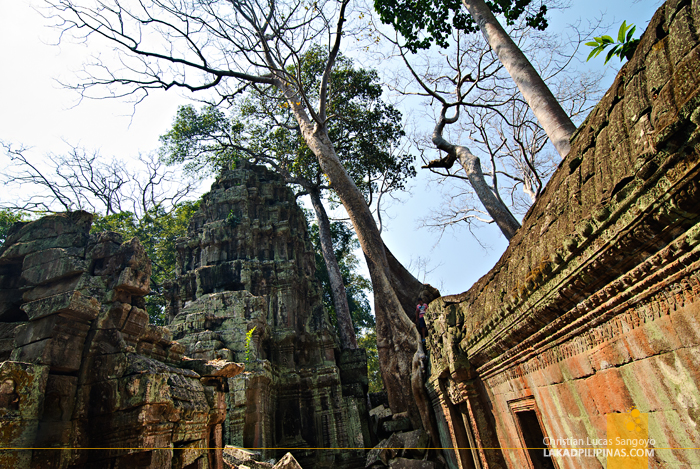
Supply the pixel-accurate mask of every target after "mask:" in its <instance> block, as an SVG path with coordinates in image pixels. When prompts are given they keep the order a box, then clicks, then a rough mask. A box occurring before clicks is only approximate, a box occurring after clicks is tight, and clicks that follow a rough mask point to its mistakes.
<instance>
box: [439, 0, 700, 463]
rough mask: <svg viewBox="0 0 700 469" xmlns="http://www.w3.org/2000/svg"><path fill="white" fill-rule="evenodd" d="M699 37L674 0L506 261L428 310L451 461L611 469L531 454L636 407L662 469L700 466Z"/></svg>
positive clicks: (695, 21) (697, 5) (595, 432)
mask: <svg viewBox="0 0 700 469" xmlns="http://www.w3.org/2000/svg"><path fill="white" fill-rule="evenodd" d="M699 36H700V1H698V0H694V1H692V2H691V1H677V0H674V1H668V2H667V3H666V4H665V5H664V6H662V7H661V8H660V9H659V10H658V11H657V12H656V14H655V15H654V17H653V19H652V20H651V23H650V24H649V26H648V28H647V31H646V32H645V33H644V35H643V36H642V38H641V42H640V44H639V46H638V48H637V51H636V53H635V55H634V57H633V58H632V59H631V60H630V61H629V62H628V63H626V64H625V65H624V66H623V67H622V69H621V70H620V72H619V74H618V76H617V78H616V80H615V82H614V84H613V85H612V87H611V88H610V90H609V91H608V92H607V94H606V95H605V97H604V98H603V100H602V101H601V102H600V103H599V104H598V105H597V106H596V108H595V109H594V110H593V111H592V112H591V114H590V115H589V117H588V118H587V120H586V121H585V122H584V123H583V124H582V125H581V126H580V128H579V129H578V131H577V133H576V135H575V136H574V138H573V140H572V149H571V152H570V153H569V155H568V156H567V158H566V159H565V160H564V161H563V162H562V164H561V165H560V168H559V169H558V170H557V172H556V173H555V174H554V175H553V176H552V179H551V181H550V182H549V184H548V185H547V188H546V190H545V191H544V193H543V194H542V196H541V197H540V199H539V200H538V201H537V203H536V204H535V205H534V206H533V207H532V208H531V209H530V211H529V212H528V214H527V215H526V216H525V219H524V221H523V226H522V228H521V229H520V230H519V231H518V233H517V234H516V236H515V237H514V238H513V240H512V241H511V243H510V246H509V247H508V249H507V251H506V253H505V254H504V255H503V256H502V258H501V259H500V261H499V262H498V263H497V264H496V266H495V267H494V268H493V269H492V270H491V271H490V272H489V273H488V274H487V275H485V276H484V277H482V278H481V279H480V280H479V281H478V282H477V283H476V284H475V285H474V286H473V287H472V288H471V289H470V290H469V291H467V292H465V293H463V294H461V295H455V296H447V297H443V298H440V299H439V300H436V301H434V302H433V303H432V304H431V305H430V308H429V312H428V314H427V322H428V329H429V331H430V335H429V338H428V343H429V348H430V354H431V367H432V370H431V372H432V374H431V378H430V380H429V383H428V387H429V389H430V391H431V393H432V396H433V403H434V407H435V409H436V412H438V414H440V415H442V416H443V417H444V418H443V419H442V421H441V426H442V438H443V446H452V447H455V448H476V449H474V450H469V449H459V450H457V451H456V454H455V455H454V458H453V459H452V460H451V461H450V466H451V467H459V468H474V467H480V468H506V467H509V468H513V469H516V468H518V469H519V468H525V467H557V468H559V469H564V468H601V467H604V465H605V456H592V457H583V458H571V457H553V458H545V459H542V451H541V450H540V451H534V452H533V451H527V450H524V449H522V448H524V447H532V445H533V444H537V443H538V442H537V441H535V442H534V443H533V441H532V440H533V436H534V435H538V437H537V438H535V440H539V444H540V445H541V444H542V439H543V437H548V438H551V439H560V440H566V439H569V441H577V442H580V441H600V440H605V438H606V415H608V414H614V413H626V412H629V411H630V409H631V408H632V407H636V409H638V410H639V411H641V412H642V413H646V414H648V422H649V429H648V430H649V437H650V438H652V439H654V440H655V445H656V449H655V451H654V455H653V456H652V457H650V466H649V467H674V468H675V467H677V468H685V467H698V466H699V465H700V453H698V452H697V451H696V450H693V449H689V448H697V447H700V433H698V431H697V426H698V424H700V420H699V418H700V385H699V384H698V383H699V382H700V375H698V370H700V306H699V305H700V301H698V297H699V296H700V224H699V222H700V127H699V126H700V111H699V106H698V105H699V104H700V45H699V44H700V41H699V39H698V38H699ZM598 446H600V445H598ZM594 447H595V445H594ZM496 448H501V449H496Z"/></svg>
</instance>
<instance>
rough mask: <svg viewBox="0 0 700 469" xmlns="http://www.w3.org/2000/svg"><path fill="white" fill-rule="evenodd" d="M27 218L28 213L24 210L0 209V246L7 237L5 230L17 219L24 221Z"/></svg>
mask: <svg viewBox="0 0 700 469" xmlns="http://www.w3.org/2000/svg"><path fill="white" fill-rule="evenodd" d="M27 218H28V215H27V214H26V213H24V212H21V211H17V210H10V209H6V208H3V209H0V247H1V246H2V245H3V244H5V240H6V239H7V232H8V231H9V230H10V228H11V227H12V225H14V224H15V223H16V222H18V221H24V220H26V219H27Z"/></svg>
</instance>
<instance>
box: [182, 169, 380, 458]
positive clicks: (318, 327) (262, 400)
mask: <svg viewBox="0 0 700 469" xmlns="http://www.w3.org/2000/svg"><path fill="white" fill-rule="evenodd" d="M178 265H179V269H180V271H179V277H178V278H177V280H176V281H174V282H173V283H172V284H171V285H170V286H169V293H168V314H169V317H170V329H171V330H172V332H173V335H174V338H175V339H176V340H178V341H179V342H180V343H181V344H183V345H184V346H185V348H186V352H185V353H186V355H187V356H189V357H190V358H206V359H214V358H223V359H226V360H236V361H240V362H243V363H245V364H246V372H245V373H243V374H241V375H239V378H238V379H231V380H229V393H228V395H227V407H228V414H227V418H226V422H225V425H224V440H225V442H226V443H227V444H230V445H235V446H243V447H246V448H259V449H260V450H261V452H262V453H263V457H264V458H268V457H279V456H281V455H282V454H284V452H286V450H277V449H276V448H294V449H293V450H291V451H292V453H293V454H294V456H295V457H296V458H297V459H298V460H299V462H300V463H301V465H302V466H303V467H304V468H305V469H306V468H312V467H330V466H333V467H357V466H359V465H364V464H363V455H364V452H363V451H361V450H354V451H350V450H340V449H338V448H363V447H367V446H369V434H368V433H369V432H368V426H367V420H366V418H365V415H366V414H367V408H366V404H365V395H366V390H367V388H366V386H367V377H366V361H365V357H364V353H358V352H361V351H350V352H343V353H341V352H339V350H338V347H337V339H336V336H335V333H334V331H333V328H332V326H331V324H330V322H329V320H328V314H327V312H326V311H325V310H324V308H323V306H322V302H321V292H320V286H319V284H318V282H317V281H316V278H315V275H314V274H315V261H314V253H313V251H312V249H311V244H310V241H309V238H308V234H307V223H306V218H305V217H304V214H303V212H302V211H301V209H300V208H299V207H298V206H297V204H296V202H295V199H294V196H293V194H292V192H291V191H290V190H289V188H287V187H286V185H285V183H284V181H283V180H282V179H281V177H279V176H278V175H276V174H274V173H272V172H270V171H268V170H267V169H266V168H264V167H262V166H253V165H250V164H249V163H245V162H241V163H239V164H238V165H237V168H236V169H235V170H233V171H226V172H224V173H223V174H222V175H221V176H220V177H219V178H218V179H217V180H216V182H215V183H214V184H213V185H212V188H211V192H209V193H208V194H206V195H205V196H204V197H203V198H202V202H201V206H200V209H199V211H198V212H197V213H196V214H195V216H194V217H193V218H192V221H191V222H190V226H189V229H188V235H187V237H186V238H183V239H181V240H179V242H178ZM339 365H340V367H339ZM319 448H329V449H327V450H326V449H323V450H321V449H319ZM331 448H334V449H331Z"/></svg>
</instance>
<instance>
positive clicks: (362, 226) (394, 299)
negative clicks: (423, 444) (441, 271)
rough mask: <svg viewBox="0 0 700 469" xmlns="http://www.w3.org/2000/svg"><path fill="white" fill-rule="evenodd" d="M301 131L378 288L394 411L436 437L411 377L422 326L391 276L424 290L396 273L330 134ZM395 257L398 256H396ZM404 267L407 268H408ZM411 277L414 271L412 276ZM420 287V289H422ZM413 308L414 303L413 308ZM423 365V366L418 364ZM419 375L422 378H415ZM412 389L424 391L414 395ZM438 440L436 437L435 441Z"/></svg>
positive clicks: (381, 344) (419, 355) (382, 359)
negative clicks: (394, 284) (352, 228)
mask: <svg viewBox="0 0 700 469" xmlns="http://www.w3.org/2000/svg"><path fill="white" fill-rule="evenodd" d="M301 130H302V135H303V136H304V139H305V141H306V143H307V145H308V146H309V148H310V149H311V151H313V152H314V154H315V155H316V156H317V158H318V160H319V163H320V164H321V168H322V169H323V171H324V173H325V174H326V175H327V176H328V179H329V180H330V183H331V187H332V188H333V189H334V190H335V191H336V193H337V194H338V197H339V198H340V200H341V202H342V204H343V206H344V207H345V209H346V211H347V212H348V215H349V217H350V220H351V222H352V224H353V226H354V228H355V232H356V233H357V238H358V240H359V242H360V246H361V247H362V250H363V252H364V254H365V259H366V261H367V267H368V269H369V273H370V277H371V280H372V287H373V289H374V309H375V316H376V321H377V350H378V353H379V363H380V368H381V372H382V379H383V381H384V385H385V387H386V390H387V394H388V397H389V406H390V407H391V410H392V412H394V413H399V412H407V413H408V416H409V417H410V418H411V421H412V422H413V425H414V426H415V427H416V428H421V427H422V428H424V429H425V430H426V431H428V432H429V433H430V434H431V436H432V437H433V438H437V434H436V433H435V429H434V426H433V425H432V424H431V421H430V419H429V418H428V419H427V420H426V417H425V416H430V415H431V414H432V412H431V409H430V408H428V404H427V403H428V402H429V401H428V399H427V396H426V394H427V393H426V391H425V387H424V386H414V385H413V384H414V383H416V379H414V380H412V376H414V374H415V373H413V368H414V365H413V363H414V357H416V359H418V360H420V361H422V362H424V361H425V354H424V351H423V346H422V344H421V342H420V335H419V334H418V329H417V328H416V326H415V324H414V323H413V321H412V319H410V318H409V315H408V314H407V312H406V311H405V310H404V306H403V305H402V302H401V300H400V299H399V297H398V295H397V293H396V291H395V288H394V286H393V285H392V279H394V280H395V283H396V284H397V285H399V286H401V285H403V286H410V284H412V285H414V286H416V289H417V292H416V295H418V294H420V293H421V291H422V290H423V288H422V284H420V282H419V281H418V280H416V279H415V278H414V279H413V280H410V279H409V278H408V277H407V276H406V275H405V274H407V272H405V273H403V274H399V275H394V274H393V273H392V269H391V267H390V265H389V261H388V259H387V253H386V251H385V250H384V243H383V242H382V239H381V236H380V234H379V230H378V229H377V225H376V223H375V221H374V218H373V217H372V213H371V211H370V210H369V207H368V206H367V203H366V201H365V199H364V197H363V196H362V193H361V192H360V190H359V189H358V188H357V186H356V185H355V183H354V181H353V180H352V178H350V176H349V175H348V174H347V172H346V171H345V168H344V167H343V165H342V164H341V163H340V161H339V160H338V157H337V155H336V153H335V149H334V147H333V145H332V143H331V141H330V139H329V137H328V134H327V132H326V131H325V129H323V128H319V126H318V125H314V124H311V123H305V122H302V125H301ZM394 261H395V260H394ZM404 270H405V269H404ZM408 275H410V274H408ZM418 285H421V287H418ZM413 308H415V306H413ZM418 368H420V367H418ZM416 378H421V377H418V376H416ZM414 393H420V394H421V395H420V396H418V397H416V396H415V395H414ZM434 441H437V440H434Z"/></svg>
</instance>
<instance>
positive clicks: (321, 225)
mask: <svg viewBox="0 0 700 469" xmlns="http://www.w3.org/2000/svg"><path fill="white" fill-rule="evenodd" d="M308 192H309V195H310V196H311V205H313V207H314V211H315V212H316V221H317V223H318V235H319V236H318V237H319V240H320V241H321V252H322V253H323V260H324V261H326V269H327V270H328V281H329V282H330V284H331V292H332V295H333V306H335V318H336V321H337V323H338V334H339V335H340V348H342V349H344V350H345V349H356V348H357V338H356V337H355V329H354V328H353V326H352V317H351V316H350V307H349V306H348V296H347V292H346V291H345V285H344V284H343V276H342V274H341V273H340V267H339V266H338V259H337V258H336V257H335V252H334V251H333V237H332V236H331V223H330V221H328V215H327V214H326V209H325V207H324V206H323V203H322V202H321V194H319V192H318V190H309V191H308Z"/></svg>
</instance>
